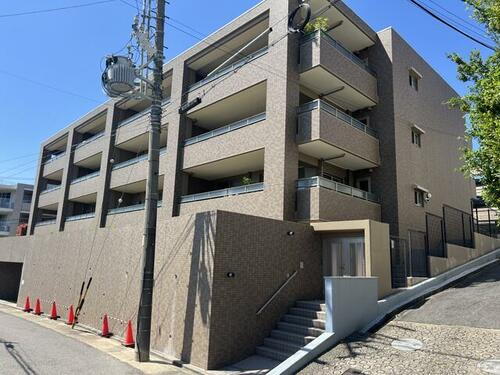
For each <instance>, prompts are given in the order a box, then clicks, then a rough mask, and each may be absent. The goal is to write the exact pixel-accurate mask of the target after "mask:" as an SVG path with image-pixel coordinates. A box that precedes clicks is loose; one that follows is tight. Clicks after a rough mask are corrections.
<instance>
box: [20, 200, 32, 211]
mask: <svg viewBox="0 0 500 375" xmlns="http://www.w3.org/2000/svg"><path fill="white" fill-rule="evenodd" d="M30 210H31V202H23V203H22V205H21V211H23V212H29V211H30Z"/></svg>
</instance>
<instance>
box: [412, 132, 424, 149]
mask: <svg viewBox="0 0 500 375" xmlns="http://www.w3.org/2000/svg"><path fill="white" fill-rule="evenodd" d="M420 136H421V133H420V132H418V131H417V130H415V129H412V130H411V143H413V144H414V145H417V146H418V147H422V140H421V138H420Z"/></svg>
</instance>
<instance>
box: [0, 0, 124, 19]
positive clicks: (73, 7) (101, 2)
mask: <svg viewBox="0 0 500 375" xmlns="http://www.w3.org/2000/svg"><path fill="white" fill-rule="evenodd" d="M115 1H116V0H102V1H94V2H92V3H85V4H77V5H70V6H66V7H60V8H49V9H39V10H31V11H27V12H18V13H8V14H0V18H7V17H18V16H28V15H31V14H40V13H50V12H57V11H61V10H68V9H75V8H83V7H89V6H93V5H99V4H106V3H113V2H115Z"/></svg>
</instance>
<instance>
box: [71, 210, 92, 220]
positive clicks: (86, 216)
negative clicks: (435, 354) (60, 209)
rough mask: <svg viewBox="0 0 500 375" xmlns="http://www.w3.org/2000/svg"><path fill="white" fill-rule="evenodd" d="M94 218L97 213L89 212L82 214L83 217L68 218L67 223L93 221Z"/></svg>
mask: <svg viewBox="0 0 500 375" xmlns="http://www.w3.org/2000/svg"><path fill="white" fill-rule="evenodd" d="M94 217H95V212H89V213H86V214H81V215H73V216H68V217H67V218H66V222H70V221H79V220H86V219H92V218H94Z"/></svg>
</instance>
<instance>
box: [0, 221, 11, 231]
mask: <svg viewBox="0 0 500 375" xmlns="http://www.w3.org/2000/svg"><path fill="white" fill-rule="evenodd" d="M0 232H10V225H8V224H3V223H0Z"/></svg>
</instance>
